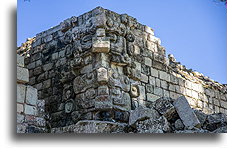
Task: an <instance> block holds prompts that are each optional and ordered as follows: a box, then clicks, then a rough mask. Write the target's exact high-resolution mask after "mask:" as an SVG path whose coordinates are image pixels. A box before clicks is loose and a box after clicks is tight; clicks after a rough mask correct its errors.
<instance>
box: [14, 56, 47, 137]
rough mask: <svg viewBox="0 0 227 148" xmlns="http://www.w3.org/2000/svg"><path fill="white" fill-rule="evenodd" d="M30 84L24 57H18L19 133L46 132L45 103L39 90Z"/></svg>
mask: <svg viewBox="0 0 227 148" xmlns="http://www.w3.org/2000/svg"><path fill="white" fill-rule="evenodd" d="M28 82H29V72H28V69H26V68H24V57H22V56H19V55H17V133H40V132H46V128H45V126H46V125H45V124H46V123H45V119H44V116H45V112H44V111H45V108H44V107H45V106H44V104H45V102H44V100H38V98H37V96H38V94H37V89H36V88H34V87H32V86H30V85H27V84H28Z"/></svg>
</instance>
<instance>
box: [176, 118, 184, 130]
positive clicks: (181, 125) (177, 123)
mask: <svg viewBox="0 0 227 148" xmlns="http://www.w3.org/2000/svg"><path fill="white" fill-rule="evenodd" d="M174 127H175V128H176V130H183V129H184V124H183V123H182V121H181V119H177V120H176V121H175V123H174Z"/></svg>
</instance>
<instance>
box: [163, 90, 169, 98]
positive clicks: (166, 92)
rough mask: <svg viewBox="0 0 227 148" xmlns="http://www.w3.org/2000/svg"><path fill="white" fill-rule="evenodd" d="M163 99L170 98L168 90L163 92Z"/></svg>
mask: <svg viewBox="0 0 227 148" xmlns="http://www.w3.org/2000/svg"><path fill="white" fill-rule="evenodd" d="M163 97H170V94H169V91H168V90H165V89H164V90H163Z"/></svg>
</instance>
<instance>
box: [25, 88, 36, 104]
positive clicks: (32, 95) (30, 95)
mask: <svg viewBox="0 0 227 148" xmlns="http://www.w3.org/2000/svg"><path fill="white" fill-rule="evenodd" d="M37 100H38V93H37V89H35V88H34V87H32V86H27V91H26V103H27V104H30V105H34V106H36V103H37Z"/></svg>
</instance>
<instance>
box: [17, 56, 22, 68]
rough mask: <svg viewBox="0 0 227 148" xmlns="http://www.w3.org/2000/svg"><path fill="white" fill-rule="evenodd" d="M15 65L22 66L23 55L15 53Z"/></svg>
mask: <svg viewBox="0 0 227 148" xmlns="http://www.w3.org/2000/svg"><path fill="white" fill-rule="evenodd" d="M17 66H20V67H24V57H22V56H20V55H18V54H17Z"/></svg>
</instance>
